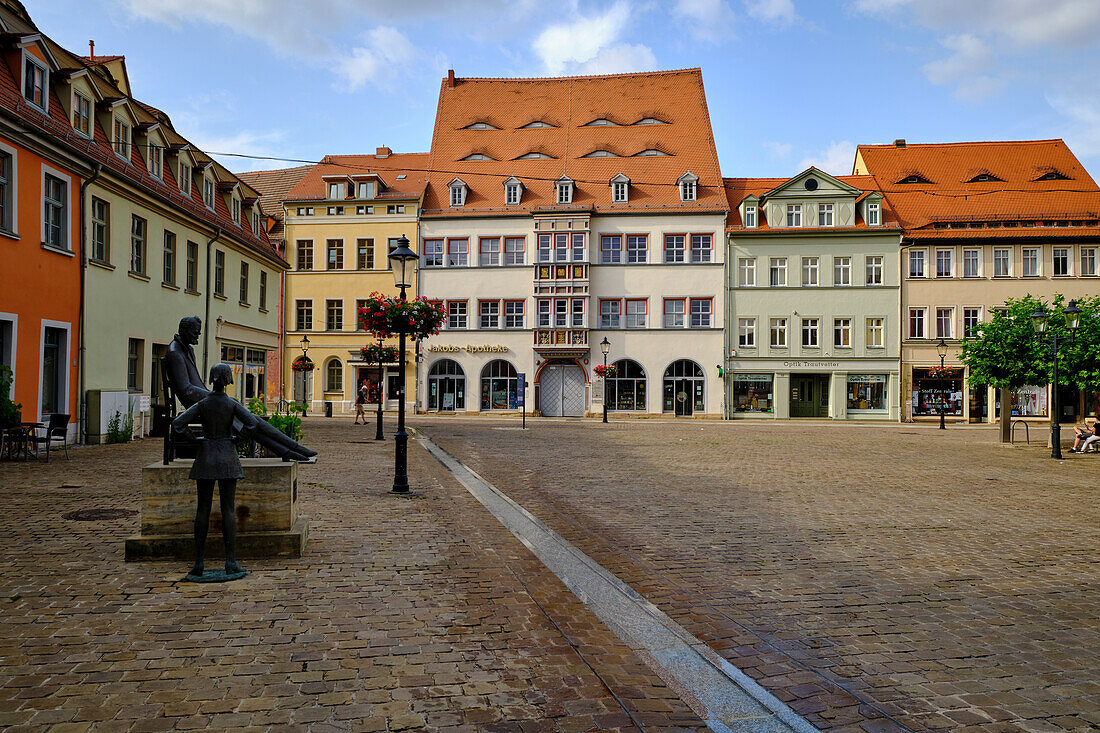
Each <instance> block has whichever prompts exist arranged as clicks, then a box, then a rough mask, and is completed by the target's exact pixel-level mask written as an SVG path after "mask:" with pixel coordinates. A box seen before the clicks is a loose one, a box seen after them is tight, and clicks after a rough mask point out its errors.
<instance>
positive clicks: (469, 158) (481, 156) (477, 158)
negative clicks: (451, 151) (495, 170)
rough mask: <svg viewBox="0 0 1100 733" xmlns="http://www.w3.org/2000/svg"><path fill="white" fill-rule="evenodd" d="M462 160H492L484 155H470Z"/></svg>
mask: <svg viewBox="0 0 1100 733" xmlns="http://www.w3.org/2000/svg"><path fill="white" fill-rule="evenodd" d="M462 160H493V158H490V157H489V156H488V155H486V154H485V153H470V154H469V155H467V156H466V157H465V158H463V159H462Z"/></svg>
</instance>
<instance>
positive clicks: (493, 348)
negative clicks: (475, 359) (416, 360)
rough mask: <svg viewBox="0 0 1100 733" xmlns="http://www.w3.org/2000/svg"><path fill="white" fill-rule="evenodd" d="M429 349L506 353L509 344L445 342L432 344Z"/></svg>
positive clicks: (475, 352) (468, 352) (469, 352)
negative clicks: (479, 344)
mask: <svg viewBox="0 0 1100 733" xmlns="http://www.w3.org/2000/svg"><path fill="white" fill-rule="evenodd" d="M428 351H433V352H448V353H452V354H457V353H458V352H460V351H465V352H466V353H467V354H487V353H493V354H504V353H507V351H508V347H507V346H498V345H490V344H484V345H481V346H474V345H471V344H467V345H465V346H449V345H444V344H432V345H431V346H429V347H428Z"/></svg>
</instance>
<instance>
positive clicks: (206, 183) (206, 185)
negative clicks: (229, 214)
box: [202, 176, 214, 210]
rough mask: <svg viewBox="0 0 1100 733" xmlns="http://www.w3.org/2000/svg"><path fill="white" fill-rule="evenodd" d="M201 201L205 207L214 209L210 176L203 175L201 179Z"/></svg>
mask: <svg viewBox="0 0 1100 733" xmlns="http://www.w3.org/2000/svg"><path fill="white" fill-rule="evenodd" d="M202 202H203V203H204V204H206V208H208V209H210V210H213V209H214V179H213V178H211V177H210V176H203V179H202Z"/></svg>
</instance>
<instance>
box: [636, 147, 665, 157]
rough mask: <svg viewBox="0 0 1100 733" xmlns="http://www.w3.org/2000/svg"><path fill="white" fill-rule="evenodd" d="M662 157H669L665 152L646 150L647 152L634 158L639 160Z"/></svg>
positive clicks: (643, 151) (654, 149) (642, 152)
mask: <svg viewBox="0 0 1100 733" xmlns="http://www.w3.org/2000/svg"><path fill="white" fill-rule="evenodd" d="M661 155H668V153H666V152H665V151H663V150H658V149H657V148H646V149H645V150H641V151H638V152H637V153H634V156H635V157H637V158H655V157H657V156H661Z"/></svg>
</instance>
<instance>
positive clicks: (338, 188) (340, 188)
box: [328, 183, 345, 200]
mask: <svg viewBox="0 0 1100 733" xmlns="http://www.w3.org/2000/svg"><path fill="white" fill-rule="evenodd" d="M344 185H345V184H343V183H330V184H328V197H329V199H330V200H337V199H343V198H345V196H344Z"/></svg>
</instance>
